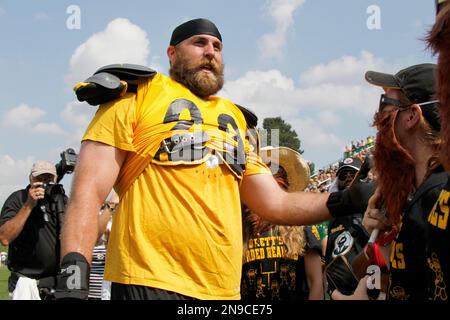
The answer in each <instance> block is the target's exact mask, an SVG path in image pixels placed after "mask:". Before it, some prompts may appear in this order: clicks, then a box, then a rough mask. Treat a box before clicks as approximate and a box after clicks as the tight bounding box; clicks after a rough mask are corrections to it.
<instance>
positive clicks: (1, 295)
mask: <svg viewBox="0 0 450 320" xmlns="http://www.w3.org/2000/svg"><path fill="white" fill-rule="evenodd" d="M8 277H9V270H8V267H7V266H3V265H2V266H1V267H0V300H9V294H8Z"/></svg>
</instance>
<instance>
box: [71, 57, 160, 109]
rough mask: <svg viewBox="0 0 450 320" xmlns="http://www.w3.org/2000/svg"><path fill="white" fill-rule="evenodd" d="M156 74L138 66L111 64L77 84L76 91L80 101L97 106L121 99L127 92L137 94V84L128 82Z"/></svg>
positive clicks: (151, 70)
mask: <svg viewBox="0 0 450 320" xmlns="http://www.w3.org/2000/svg"><path fill="white" fill-rule="evenodd" d="M155 74H156V71H155V70H153V69H150V68H148V67H145V66H140V65H137V64H110V65H107V66H105V67H102V68H100V69H98V70H97V71H96V72H95V73H94V75H93V76H91V77H89V78H87V79H86V80H85V81H84V82H81V83H79V84H77V85H76V86H75V88H74V90H75V93H76V95H77V98H78V100H79V101H86V102H87V103H89V104H90V105H92V106H96V105H99V104H102V103H106V102H109V101H112V100H115V99H117V98H120V97H121V96H122V95H123V94H124V93H125V92H136V91H137V84H136V83H129V82H128V81H134V80H137V79H141V78H150V77H153V76H154V75H155Z"/></svg>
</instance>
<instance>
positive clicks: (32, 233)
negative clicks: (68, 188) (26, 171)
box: [0, 186, 67, 279]
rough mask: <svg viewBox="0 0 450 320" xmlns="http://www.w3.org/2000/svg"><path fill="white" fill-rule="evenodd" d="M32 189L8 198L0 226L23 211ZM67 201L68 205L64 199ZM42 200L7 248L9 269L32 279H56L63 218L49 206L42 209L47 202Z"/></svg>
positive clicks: (0, 217) (23, 190) (2, 212)
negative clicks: (48, 277)
mask: <svg viewBox="0 0 450 320" xmlns="http://www.w3.org/2000/svg"><path fill="white" fill-rule="evenodd" d="M29 187H30V186H28V187H27V188H26V189H22V190H19V191H16V192H14V193H12V194H11V195H10V196H9V197H8V199H6V201H5V203H4V205H3V208H2V211H1V215H0V225H3V224H4V223H5V222H7V221H8V220H10V219H11V218H13V217H14V216H15V215H16V214H17V213H18V212H19V211H20V209H21V208H22V206H23V205H24V204H25V202H26V200H27V197H28V189H29ZM64 198H65V202H67V201H66V197H65V196H64ZM43 201H44V200H40V201H39V202H38V204H37V205H36V206H35V207H34V208H33V210H32V211H31V213H30V216H29V217H28V219H27V221H26V222H25V225H24V227H23V229H22V231H21V232H20V233H19V235H18V236H17V238H16V239H14V241H12V242H11V243H10V245H9V249H8V268H9V270H11V271H13V272H18V273H20V274H22V275H24V276H27V277H29V278H33V279H40V278H43V277H47V276H54V275H56V273H57V271H58V269H59V259H60V241H59V230H60V227H59V226H60V222H59V220H60V219H61V218H62V217H58V214H56V213H54V212H52V210H50V209H49V208H48V206H47V208H45V207H41V205H43V204H44V203H46V202H48V201H46V202H43ZM61 222H62V221H61Z"/></svg>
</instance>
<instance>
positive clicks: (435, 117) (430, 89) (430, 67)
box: [365, 63, 441, 131]
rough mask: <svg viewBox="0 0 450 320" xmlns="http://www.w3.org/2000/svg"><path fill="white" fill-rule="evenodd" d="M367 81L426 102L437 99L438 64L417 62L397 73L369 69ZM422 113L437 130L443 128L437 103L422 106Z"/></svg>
mask: <svg viewBox="0 0 450 320" xmlns="http://www.w3.org/2000/svg"><path fill="white" fill-rule="evenodd" d="M365 78H366V80H367V82H369V83H370V84H373V85H375V86H379V87H383V88H384V89H397V90H400V91H402V92H403V94H404V95H405V96H406V97H407V98H408V100H409V101H410V102H411V103H417V104H420V103H425V102H431V101H435V100H436V64H434V63H423V64H417V65H414V66H411V67H408V68H406V69H403V70H400V71H399V72H397V73H396V74H388V73H381V72H376V71H367V72H366V74H365ZM420 107H421V109H422V114H423V116H424V117H425V119H426V120H427V121H428V123H429V124H430V125H431V127H433V128H434V129H435V130H437V131H439V130H440V128H441V117H440V113H439V107H438V105H437V103H432V104H426V105H423V106H420Z"/></svg>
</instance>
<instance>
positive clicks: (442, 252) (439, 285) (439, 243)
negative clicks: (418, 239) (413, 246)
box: [427, 176, 450, 301]
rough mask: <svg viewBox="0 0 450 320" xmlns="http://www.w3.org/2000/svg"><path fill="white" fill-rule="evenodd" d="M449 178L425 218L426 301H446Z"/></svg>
mask: <svg viewBox="0 0 450 320" xmlns="http://www.w3.org/2000/svg"><path fill="white" fill-rule="evenodd" d="M449 199H450V176H449V177H448V180H447V184H446V185H445V187H444V189H443V190H442V191H441V193H440V195H439V199H438V200H437V201H436V204H435V205H434V207H433V209H432V210H431V212H430V214H429V215H428V216H427V235H428V239H429V241H428V243H427V245H428V246H427V275H428V276H427V283H428V299H430V300H442V301H448V299H449V294H450V292H449V277H450V264H449V255H450V233H449V231H450V228H449V227H448V216H449V203H448V202H449Z"/></svg>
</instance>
